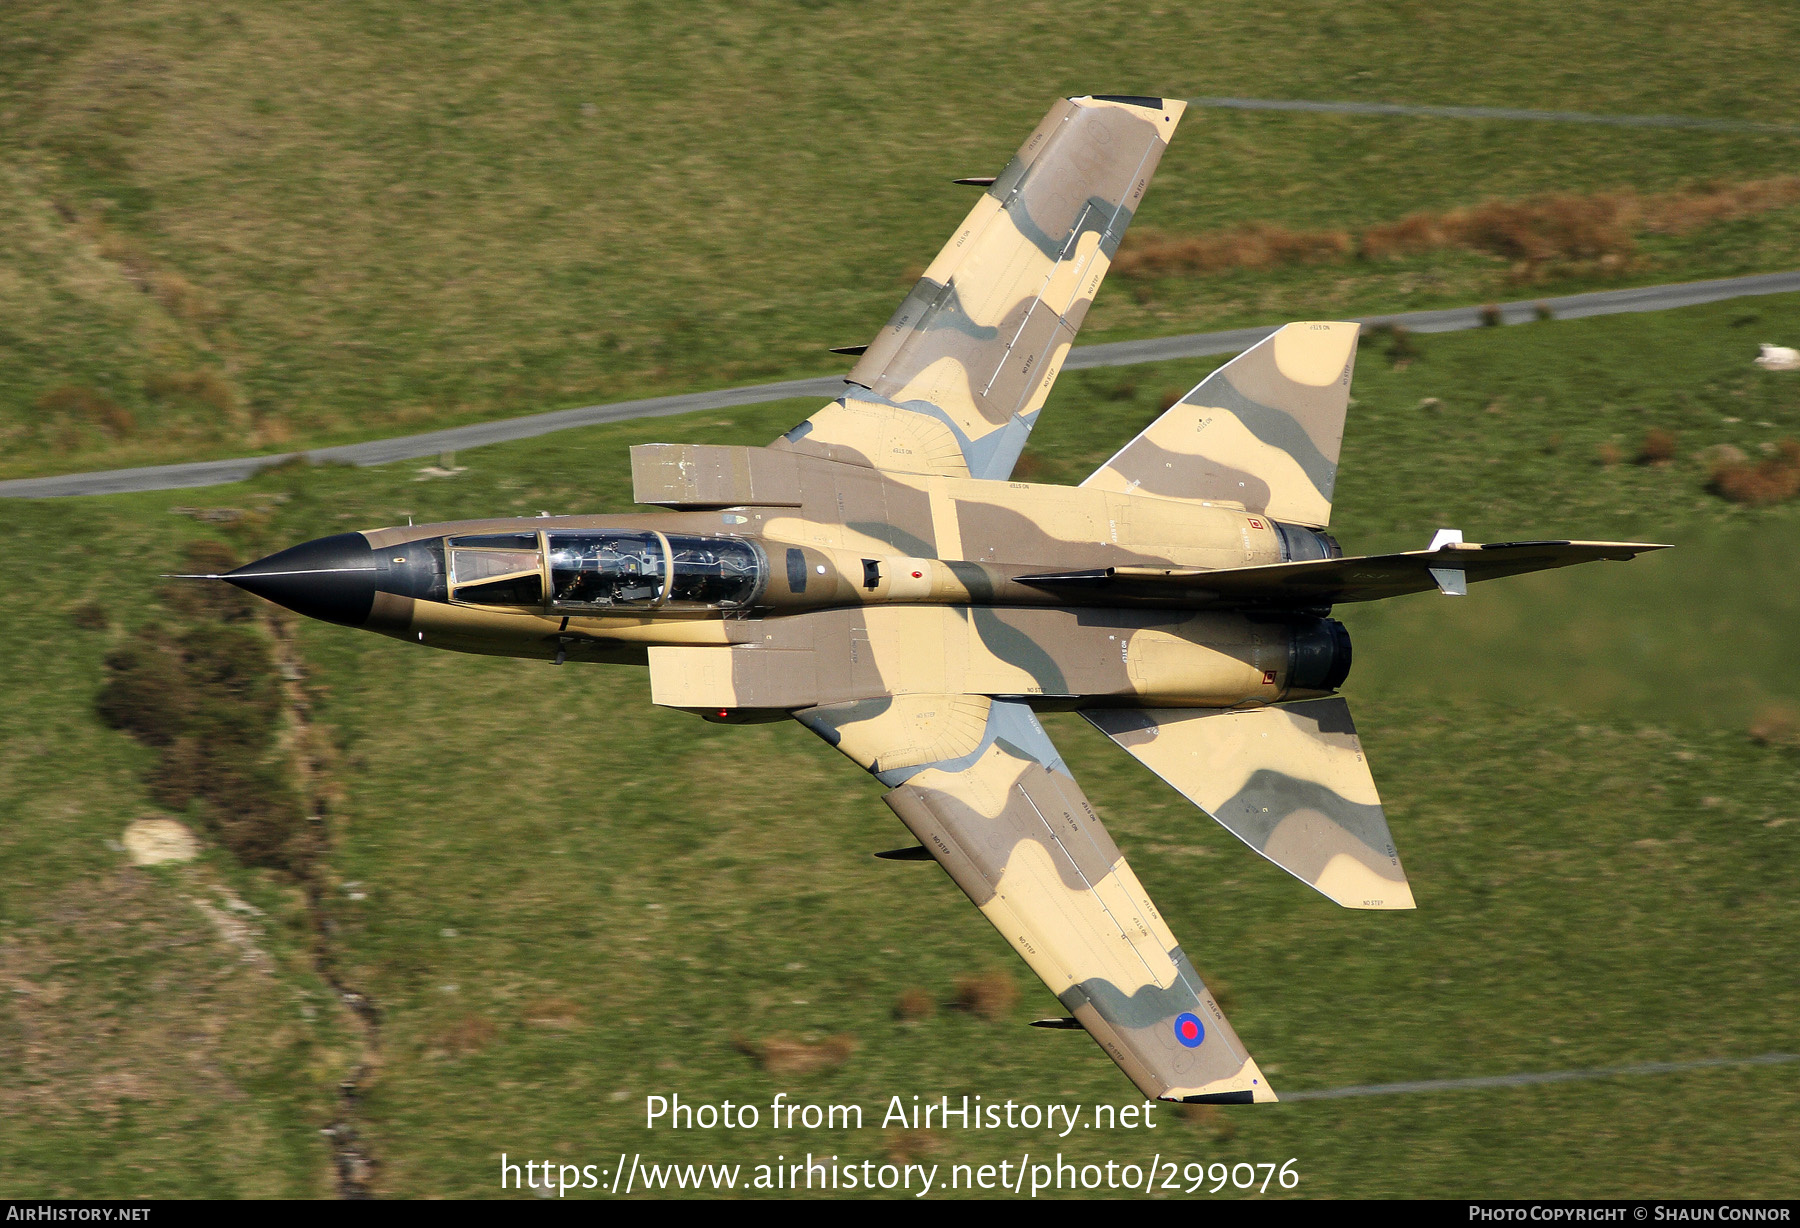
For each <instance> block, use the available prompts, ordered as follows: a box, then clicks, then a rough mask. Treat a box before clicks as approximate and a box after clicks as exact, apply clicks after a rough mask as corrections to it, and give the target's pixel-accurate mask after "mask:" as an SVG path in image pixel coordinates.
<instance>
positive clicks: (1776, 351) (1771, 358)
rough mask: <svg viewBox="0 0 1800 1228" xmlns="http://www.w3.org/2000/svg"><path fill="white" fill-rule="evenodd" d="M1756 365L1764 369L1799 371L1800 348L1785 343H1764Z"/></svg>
mask: <svg viewBox="0 0 1800 1228" xmlns="http://www.w3.org/2000/svg"><path fill="white" fill-rule="evenodd" d="M1756 365H1757V366H1759V367H1761V368H1762V369H1763V370H1765V371H1800V350H1796V349H1792V348H1790V347H1789V346H1785V345H1765V346H1763V347H1762V354H1761V355H1760V356H1758V358H1757V360H1756Z"/></svg>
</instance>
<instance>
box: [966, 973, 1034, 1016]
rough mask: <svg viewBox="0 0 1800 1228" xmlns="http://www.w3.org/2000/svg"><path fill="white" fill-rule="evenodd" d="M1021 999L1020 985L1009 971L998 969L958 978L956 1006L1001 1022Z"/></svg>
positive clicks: (972, 1013)
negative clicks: (1014, 981) (1016, 983)
mask: <svg viewBox="0 0 1800 1228" xmlns="http://www.w3.org/2000/svg"><path fill="white" fill-rule="evenodd" d="M1018 1000H1019V987H1018V986H1017V985H1015V984H1013V979H1012V977H1011V976H1009V975H1008V974H1007V973H1005V972H1002V971H999V970H998V969H996V970H995V971H992V972H987V973H983V974H982V975H980V976H965V977H959V978H957V982H956V1008H957V1009H958V1010H963V1011H968V1012H969V1013H970V1014H971V1015H980V1016H981V1017H982V1018H983V1019H986V1020H987V1021H988V1022H989V1023H999V1022H1001V1021H1002V1020H1004V1019H1005V1018H1006V1016H1007V1015H1008V1014H1009V1013H1010V1012H1011V1011H1012V1008H1013V1006H1014V1005H1015V1004H1016V1003H1017V1002H1018Z"/></svg>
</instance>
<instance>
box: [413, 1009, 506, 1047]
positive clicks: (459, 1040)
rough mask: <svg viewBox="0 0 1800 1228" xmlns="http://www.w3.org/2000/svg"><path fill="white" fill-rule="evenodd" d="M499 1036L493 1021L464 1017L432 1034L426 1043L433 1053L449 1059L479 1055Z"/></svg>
mask: <svg viewBox="0 0 1800 1228" xmlns="http://www.w3.org/2000/svg"><path fill="white" fill-rule="evenodd" d="M498 1035H500V1029H499V1028H497V1027H495V1026H494V1021H493V1020H491V1019H489V1018H487V1017H486V1016H483V1015H464V1016H463V1017H462V1018H461V1019H458V1020H456V1021H455V1022H453V1023H449V1024H446V1025H445V1026H443V1027H441V1028H439V1029H438V1030H437V1031H436V1032H434V1033H433V1034H432V1036H431V1038H430V1040H429V1041H428V1042H427V1044H428V1047H429V1050H430V1051H431V1052H433V1053H442V1054H446V1055H448V1056H450V1057H467V1056H468V1055H469V1054H471V1053H479V1052H481V1051H482V1050H483V1049H485V1048H487V1047H488V1046H489V1045H490V1044H492V1043H493V1041H494V1038H495V1037H496V1036H498Z"/></svg>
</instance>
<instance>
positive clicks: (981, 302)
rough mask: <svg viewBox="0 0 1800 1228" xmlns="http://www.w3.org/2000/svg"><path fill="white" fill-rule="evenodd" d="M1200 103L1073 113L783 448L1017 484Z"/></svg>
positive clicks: (982, 210)
mask: <svg viewBox="0 0 1800 1228" xmlns="http://www.w3.org/2000/svg"><path fill="white" fill-rule="evenodd" d="M1186 106H1187V104H1186V103H1184V102H1181V101H1179V100H1177V99H1163V98H1123V97H1106V96H1098V97H1087V98H1071V99H1065V100H1063V101H1060V102H1058V103H1057V104H1056V105H1055V106H1053V107H1052V108H1051V109H1050V113H1049V114H1048V115H1046V116H1045V117H1044V119H1043V122H1042V123H1040V124H1039V125H1038V126H1037V129H1036V130H1035V131H1034V132H1032V134H1031V136H1030V138H1029V139H1027V140H1026V142H1025V144H1024V145H1023V146H1021V147H1020V149H1019V152H1018V154H1017V155H1015V156H1014V158H1013V160H1012V161H1011V162H1010V163H1008V164H1007V167H1006V170H1005V171H1004V172H1002V173H1001V174H1000V175H999V176H998V177H997V178H996V179H995V181H994V183H993V185H992V186H991V187H990V188H989V189H988V190H987V192H986V194H985V195H983V196H982V198H981V200H980V201H979V202H978V203H977V204H976V205H975V207H974V209H972V210H971V211H970V212H969V216H968V217H967V218H966V219H964V221H963V224H962V225H961V226H960V227H958V228H957V231H956V233H955V234H954V235H952V236H951V238H950V241H949V242H948V243H946V244H945V245H944V248H943V250H942V251H941V252H939V253H938V256H937V259H935V260H933V261H932V262H931V266H930V267H929V268H927V269H926V270H925V274H924V276H923V277H921V278H920V279H919V281H918V284H917V285H915V286H914V287H913V289H912V292H911V293H910V294H908V295H907V296H906V299H905V301H903V302H902V303H901V304H900V307H899V310H897V311H895V312H894V315H893V317H892V318H891V319H890V320H889V321H888V323H887V326H886V327H885V328H883V329H882V330H881V332H880V333H879V334H878V335H877V336H876V338H875V340H874V341H873V342H871V343H870V344H869V346H868V348H867V350H866V352H865V353H864V354H863V355H862V358H861V360H860V361H859V362H858V363H857V364H856V366H855V368H854V369H853V370H852V371H851V372H850V374H849V376H847V377H846V378H847V381H848V383H849V385H850V386H849V388H848V390H847V391H846V392H845V393H844V395H843V396H842V397H839V398H838V399H837V400H836V401H834V402H833V403H832V404H830V405H827V406H825V407H824V408H823V409H821V410H819V411H818V412H817V413H815V414H813V416H812V417H810V418H808V419H807V420H806V421H805V422H802V423H801V424H800V425H799V426H797V427H795V428H794V429H793V430H791V431H789V432H788V433H787V434H786V435H784V436H783V437H782V438H780V439H778V440H776V441H775V443H774V444H772V445H771V446H772V447H775V448H778V449H781V448H784V449H790V450H793V451H799V452H809V453H812V454H814V455H818V456H824V457H827V458H829V459H832V460H840V461H847V462H849V463H851V464H857V465H864V466H868V467H871V468H875V469H890V470H896V471H900V472H905V473H927V474H941V475H945V476H950V477H978V478H1005V477H1007V476H1008V475H1009V474H1010V473H1011V472H1012V468H1013V463H1014V462H1015V461H1016V460H1017V459H1018V457H1019V452H1020V450H1021V449H1022V448H1023V447H1024V446H1025V440H1026V437H1027V436H1028V435H1030V433H1031V427H1032V424H1033V423H1034V422H1035V421H1036V420H1037V415H1038V411H1039V410H1040V409H1042V408H1043V405H1044V399H1045V398H1046V397H1047V396H1049V394H1050V387H1051V385H1052V384H1053V383H1054V382H1055V380H1056V376H1057V373H1058V372H1059V371H1060V370H1061V369H1062V364H1063V359H1064V358H1065V357H1067V355H1068V352H1069V347H1070V345H1071V344H1072V343H1073V342H1074V340H1075V334H1076V331H1077V330H1078V329H1080V327H1081V322H1082V320H1083V319H1084V318H1085V317H1086V315H1087V311H1088V308H1089V307H1090V306H1091V305H1092V304H1093V301H1094V295H1095V293H1096V292H1097V291H1098V290H1099V288H1100V282H1101V281H1102V279H1104V278H1105V276H1106V271H1107V269H1108V268H1109V267H1110V266H1111V262H1112V257H1113V253H1114V252H1115V251H1117V250H1118V246H1119V240H1120V239H1121V238H1122V237H1123V236H1124V233H1125V228H1126V226H1128V225H1129V224H1130V222H1131V218H1132V215H1133V213H1134V212H1135V211H1136V210H1137V207H1138V204H1139V203H1140V201H1141V200H1142V199H1143V194H1144V190H1145V188H1147V187H1148V186H1149V184H1150V177H1151V175H1152V174H1154V173H1155V170H1156V166H1157V163H1158V162H1159V161H1161V159H1162V154H1163V150H1165V149H1166V148H1168V143H1169V138H1170V137H1171V136H1172V135H1173V134H1174V131H1175V127H1176V124H1177V123H1179V122H1180V119H1181V115H1182V112H1183V111H1184V110H1185V109H1186Z"/></svg>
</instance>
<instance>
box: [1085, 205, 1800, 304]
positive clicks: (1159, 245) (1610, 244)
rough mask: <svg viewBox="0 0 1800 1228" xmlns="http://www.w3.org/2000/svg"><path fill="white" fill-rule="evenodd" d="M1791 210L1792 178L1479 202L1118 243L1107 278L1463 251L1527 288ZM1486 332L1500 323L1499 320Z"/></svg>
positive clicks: (1147, 234)
mask: <svg viewBox="0 0 1800 1228" xmlns="http://www.w3.org/2000/svg"><path fill="white" fill-rule="evenodd" d="M1796 203H1800V175H1783V176H1779V177H1776V178H1772V179H1759V180H1752V181H1749V182H1745V183H1709V184H1705V185H1702V186H1700V187H1695V188H1684V189H1680V190H1677V191H1673V192H1662V193H1654V194H1647V195H1646V194H1640V193H1638V192H1634V191H1630V190H1626V191H1621V192H1592V193H1587V194H1575V193H1557V194H1550V195H1543V196H1533V197H1528V198H1526V199H1524V200H1512V201H1508V200H1491V201H1484V202H1483V203H1481V204H1479V205H1472V206H1469V207H1467V208H1462V209H1451V210H1448V211H1445V212H1420V213H1411V214H1408V215H1407V216H1405V217H1403V218H1400V219H1398V220H1396V221H1392V222H1380V223H1377V224H1376V225H1373V226H1370V227H1367V228H1366V229H1364V230H1363V231H1362V233H1361V234H1360V235H1356V236H1354V237H1353V236H1351V235H1350V234H1349V233H1348V232H1346V231H1343V230H1336V229H1333V230H1310V231H1308V230H1290V229H1287V228H1285V227H1280V226H1266V225H1260V224H1259V225H1253V226H1243V227H1239V228H1237V229H1235V230H1228V231H1221V232H1219V233H1217V234H1211V235H1197V236H1191V237H1185V238H1184V237H1180V236H1175V235H1169V234H1164V233H1161V232H1157V231H1142V232H1136V233H1133V234H1129V235H1127V236H1126V239H1125V241H1124V243H1123V244H1122V245H1121V246H1120V249H1119V253H1118V256H1117V257H1116V258H1115V259H1114V261H1113V268H1114V270H1115V271H1117V272H1118V273H1119V275H1120V276H1122V277H1171V276H1178V275H1189V276H1193V275H1205V274H1208V273H1223V272H1229V271H1233V270H1238V269H1250V270H1255V269H1267V268H1272V267H1274V266H1276V265H1295V264H1320V263H1327V262H1332V261H1338V260H1346V259H1349V258H1351V257H1352V256H1355V257H1360V258H1361V259H1363V260H1372V261H1373V260H1397V259H1402V258H1405V257H1409V256H1421V255H1426V254H1428V253H1431V252H1439V251H1448V250H1464V251H1475V252H1482V253H1485V254H1487V255H1490V256H1496V257H1499V258H1501V259H1504V260H1508V261H1511V262H1512V272H1513V275H1514V276H1515V277H1516V278H1518V279H1519V280H1532V279H1535V278H1538V277H1540V276H1542V275H1543V274H1544V273H1546V272H1548V271H1551V270H1575V269H1579V270H1583V271H1590V272H1611V271H1619V270H1623V269H1625V268H1626V267H1628V266H1629V265H1630V263H1631V261H1632V260H1633V258H1634V257H1635V256H1636V254H1637V237H1638V236H1639V235H1644V234H1657V235H1679V234H1687V233H1688V232H1690V231H1693V230H1697V229H1699V228H1700V227H1703V226H1708V225H1712V224H1715V223H1718V222H1728V221H1736V220H1739V219H1741V218H1747V217H1754V216H1756V215H1758V214H1762V213H1768V212H1770V211H1772V210H1775V209H1780V208H1785V207H1787V206H1789V205H1793V204H1796ZM1490 322H1493V323H1497V322H1498V313H1497V312H1495V318H1494V319H1493V320H1492V321H1490Z"/></svg>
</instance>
